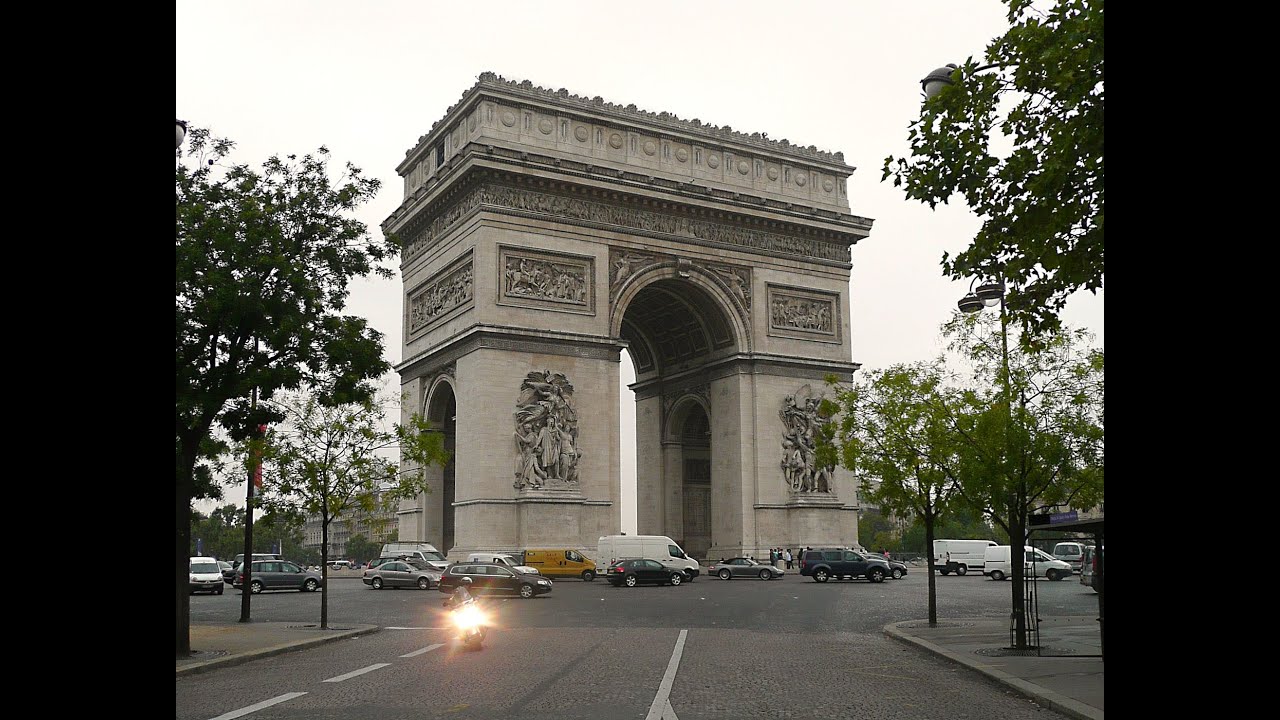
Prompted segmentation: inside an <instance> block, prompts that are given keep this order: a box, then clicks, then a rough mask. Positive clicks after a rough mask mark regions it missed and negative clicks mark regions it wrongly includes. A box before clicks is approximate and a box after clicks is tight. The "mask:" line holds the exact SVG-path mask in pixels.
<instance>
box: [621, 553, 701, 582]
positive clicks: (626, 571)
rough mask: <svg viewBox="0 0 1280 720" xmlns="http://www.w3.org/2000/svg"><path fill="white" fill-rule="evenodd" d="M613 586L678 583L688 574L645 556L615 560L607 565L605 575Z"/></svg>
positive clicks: (686, 577) (685, 578)
mask: <svg viewBox="0 0 1280 720" xmlns="http://www.w3.org/2000/svg"><path fill="white" fill-rule="evenodd" d="M605 577H606V578H607V579H608V580H609V584H610V585H612V586H614V587H621V586H623V585H626V586H627V587H635V586H636V585H642V584H645V583H652V584H656V585H666V584H668V583H670V584H672V585H679V584H680V583H682V582H684V581H685V580H687V579H688V575H686V574H685V571H684V570H682V569H680V568H674V569H673V568H670V567H667V566H665V565H663V564H662V563H660V562H658V561H657V560H649V559H646V558H630V559H624V560H615V561H614V562H613V563H611V564H610V565H609V572H608V573H607V574H606V576H605Z"/></svg>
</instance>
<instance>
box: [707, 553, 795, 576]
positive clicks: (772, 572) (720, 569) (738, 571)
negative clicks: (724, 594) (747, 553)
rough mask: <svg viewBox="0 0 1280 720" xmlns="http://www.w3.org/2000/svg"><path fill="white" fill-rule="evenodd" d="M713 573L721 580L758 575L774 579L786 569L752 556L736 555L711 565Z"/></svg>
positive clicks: (784, 573) (783, 573) (784, 572)
mask: <svg viewBox="0 0 1280 720" xmlns="http://www.w3.org/2000/svg"><path fill="white" fill-rule="evenodd" d="M711 574H712V575H716V576H718V577H719V578H720V579H721V580H728V579H730V578H736V577H758V578H760V579H761V580H773V579H775V578H780V577H782V576H783V575H786V574H787V572H786V571H785V570H779V569H778V568H776V567H773V566H772V565H765V564H764V563H761V562H758V561H756V560H752V559H751V558H745V557H736V558H729V559H728V560H721V561H720V562H718V563H716V564H715V565H712V566H711Z"/></svg>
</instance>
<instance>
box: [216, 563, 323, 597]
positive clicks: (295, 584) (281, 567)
mask: <svg viewBox="0 0 1280 720" xmlns="http://www.w3.org/2000/svg"><path fill="white" fill-rule="evenodd" d="M249 569H250V573H249V575H250V579H249V592H251V593H253V594H255V595H256V594H258V593H260V592H262V591H263V590H300V591H302V592H315V591H316V590H319V589H320V585H321V583H323V582H324V577H323V576H321V575H320V573H318V572H316V571H314V570H304V569H303V568H302V567H301V566H299V565H298V564H297V563H291V562H289V561H288V560H255V561H254V562H253V564H252V565H250V566H249ZM234 587H237V588H243V587H244V572H243V571H240V572H237V573H236V581H235V583H234Z"/></svg>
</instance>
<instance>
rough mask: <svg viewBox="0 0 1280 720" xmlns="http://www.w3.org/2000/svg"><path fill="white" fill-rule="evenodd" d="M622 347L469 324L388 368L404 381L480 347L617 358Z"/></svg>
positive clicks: (570, 335) (578, 336)
mask: <svg viewBox="0 0 1280 720" xmlns="http://www.w3.org/2000/svg"><path fill="white" fill-rule="evenodd" d="M623 347H625V345H624V344H622V343H619V342H617V341H615V340H611V339H609V338H604V337H598V336H594V335H581V334H578V333H554V332H549V331H545V330H528V329H525V328H517V327H508V326H502V325H472V326H470V327H468V328H466V329H465V330H463V331H461V332H460V333H458V334H457V335H454V336H453V337H451V338H446V339H445V340H443V341H441V342H440V343H439V344H437V345H435V346H433V347H432V348H431V349H430V350H428V351H426V352H423V353H420V354H418V355H415V356H414V357H412V358H409V359H408V360H404V361H402V362H401V363H400V364H399V365H396V366H395V367H394V368H392V369H393V370H395V371H396V372H397V373H399V374H400V377H401V380H402V381H408V380H411V379H413V378H416V377H419V376H422V375H431V374H433V373H436V372H439V371H440V369H441V368H443V367H445V366H447V365H449V364H451V363H456V362H457V360H458V358H461V357H463V356H466V355H469V354H471V353H472V352H475V351H476V350H480V349H483V348H495V349H499V350H512V351H515V352H531V353H540V354H544V355H562V356H566V357H580V358H588V359H592V360H611V361H613V362H619V361H620V353H621V350H622V348H623ZM454 377H456V375H455V376H454Z"/></svg>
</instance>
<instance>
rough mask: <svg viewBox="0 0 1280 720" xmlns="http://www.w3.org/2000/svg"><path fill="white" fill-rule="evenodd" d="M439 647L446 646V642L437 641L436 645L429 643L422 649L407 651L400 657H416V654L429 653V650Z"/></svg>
mask: <svg viewBox="0 0 1280 720" xmlns="http://www.w3.org/2000/svg"><path fill="white" fill-rule="evenodd" d="M438 647H444V643H436V644H435V645H428V646H426V647H424V648H422V649H421V650H414V651H413V652H411V653H405V654H404V655H401V656H400V657H416V656H418V655H421V654H422V653H429V652H431V651H432V650H435V649H436V648H438Z"/></svg>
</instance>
